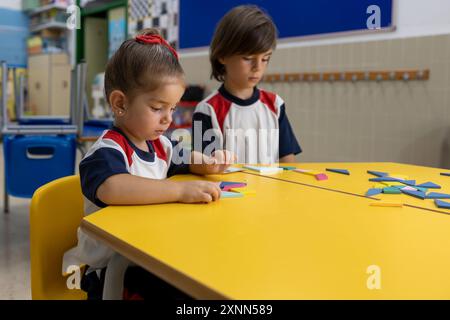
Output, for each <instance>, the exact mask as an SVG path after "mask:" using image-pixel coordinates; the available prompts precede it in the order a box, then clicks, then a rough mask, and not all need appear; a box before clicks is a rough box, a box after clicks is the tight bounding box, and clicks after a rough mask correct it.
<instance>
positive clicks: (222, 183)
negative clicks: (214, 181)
mask: <svg viewBox="0 0 450 320" xmlns="http://www.w3.org/2000/svg"><path fill="white" fill-rule="evenodd" d="M231 184H245V185H246V183H245V182H234V181H222V182H221V183H220V189H223V188H224V187H225V186H229V185H231Z"/></svg>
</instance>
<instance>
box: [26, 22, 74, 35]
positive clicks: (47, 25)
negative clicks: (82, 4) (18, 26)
mask: <svg viewBox="0 0 450 320" xmlns="http://www.w3.org/2000/svg"><path fill="white" fill-rule="evenodd" d="M44 29H67V25H66V24H65V23H64V22H57V21H52V22H46V23H43V24H39V25H37V26H34V27H30V32H38V31H41V30H44Z"/></svg>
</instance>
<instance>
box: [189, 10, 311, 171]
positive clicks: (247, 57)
mask: <svg viewBox="0 0 450 320" xmlns="http://www.w3.org/2000/svg"><path fill="white" fill-rule="evenodd" d="M276 37H277V31H276V27H275V25H274V24H273V22H272V20H271V19H270V17H269V16H267V15H266V14H265V13H264V12H263V11H262V10H261V9H259V8H258V7H256V6H239V7H236V8H234V9H232V10H231V11H229V12H228V13H227V14H226V15H225V16H224V17H223V18H222V20H221V21H220V22H219V24H218V26H217V29H216V31H215V34H214V37H213V40H212V43H211V48H210V62H211V67H212V74H211V77H214V78H215V79H216V80H218V81H220V82H223V84H222V86H221V87H220V88H219V89H218V90H217V91H215V92H213V93H212V94H211V95H210V96H208V97H207V98H206V99H205V100H203V101H202V102H200V103H199V104H198V106H197V108H196V110H195V112H194V116H193V130H192V131H193V138H194V139H193V149H194V150H196V151H201V152H203V153H204V154H206V155H209V154H211V153H212V152H213V151H214V150H220V149H227V150H229V151H232V152H234V153H235V154H236V156H237V162H238V163H274V162H295V157H294V156H295V155H296V154H298V153H300V152H302V149H301V148H300V146H299V144H298V142H297V139H296V138H295V135H294V132H293V130H292V128H291V125H290V123H289V120H288V118H287V115H286V111H285V105H284V101H283V100H282V99H281V98H280V97H279V96H278V95H276V94H274V93H271V92H267V91H264V90H260V89H258V88H257V87H256V86H257V84H258V82H259V81H260V80H261V79H262V77H263V75H264V72H265V70H266V67H267V65H268V63H269V60H270V57H271V55H272V51H273V50H274V49H275V46H276Z"/></svg>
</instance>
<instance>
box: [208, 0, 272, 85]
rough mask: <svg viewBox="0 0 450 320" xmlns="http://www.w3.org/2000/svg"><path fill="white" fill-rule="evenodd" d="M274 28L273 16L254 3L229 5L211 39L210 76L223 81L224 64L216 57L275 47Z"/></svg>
mask: <svg viewBox="0 0 450 320" xmlns="http://www.w3.org/2000/svg"><path fill="white" fill-rule="evenodd" d="M276 40H277V29H276V26H275V24H274V23H273V21H272V19H271V18H270V17H269V15H268V14H266V13H265V12H264V11H263V10H262V9H260V8H259V7H257V6H254V5H243V6H238V7H235V8H233V9H231V10H230V11H229V12H228V13H227V14H226V15H225V16H224V17H223V18H222V19H221V20H220V22H219V24H218V25H217V28H216V31H215V33H214V36H213V40H212V42H211V47H210V54H209V60H210V62H211V67H212V71H211V78H215V79H216V80H217V81H224V76H225V67H224V65H223V64H222V63H220V61H219V59H221V58H226V57H229V56H233V55H237V54H239V55H240V54H242V55H251V54H258V53H263V52H266V51H268V50H270V49H275V47H276Z"/></svg>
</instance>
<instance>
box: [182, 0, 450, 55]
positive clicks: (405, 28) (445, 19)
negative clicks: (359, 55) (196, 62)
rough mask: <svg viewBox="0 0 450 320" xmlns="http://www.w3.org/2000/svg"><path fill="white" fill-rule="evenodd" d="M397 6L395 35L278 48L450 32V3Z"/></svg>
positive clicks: (402, 1) (409, 0) (411, 0)
mask: <svg viewBox="0 0 450 320" xmlns="http://www.w3.org/2000/svg"><path fill="white" fill-rule="evenodd" d="M394 3H395V4H394V24H395V26H396V29H395V31H393V32H380V33H377V34H369V33H364V34H357V35H355V34H353V35H343V36H339V37H336V36H330V37H321V38H320V37H318V38H314V39H305V38H304V39H301V38H297V39H286V40H282V41H279V43H278V46H277V47H278V48H279V49H281V48H290V47H304V46H317V45H328V44H339V43H351V42H365V41H371V40H373V41H375V40H382V39H395V38H409V37H417V36H426V35H438V34H447V33H450V0H394ZM269 13H270V12H269ZM207 54H208V50H207V48H203V49H197V50H192V51H184V52H183V50H181V56H182V57H189V56H202V55H207Z"/></svg>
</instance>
